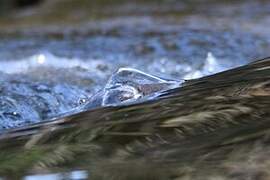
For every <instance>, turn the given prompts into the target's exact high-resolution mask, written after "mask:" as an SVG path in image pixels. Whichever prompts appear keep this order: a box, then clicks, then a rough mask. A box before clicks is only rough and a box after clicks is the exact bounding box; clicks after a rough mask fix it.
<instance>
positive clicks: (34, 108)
mask: <svg viewBox="0 0 270 180" xmlns="http://www.w3.org/2000/svg"><path fill="white" fill-rule="evenodd" d="M167 62H170V61H169V60H166V61H164V59H163V60H162V61H161V64H160V65H158V66H160V67H161V68H163V67H165V66H164V63H167ZM121 66H123V65H121V64H114V63H109V62H107V61H105V60H102V59H89V60H81V59H78V58H71V59H70V58H64V57H58V56H55V55H53V54H51V53H49V52H43V53H39V54H36V55H33V56H31V57H29V58H25V59H23V60H17V61H1V66H0V71H1V72H2V73H3V74H2V76H1V77H0V82H1V87H0V92H1V97H0V99H1V109H0V122H1V123H0V129H4V128H13V127H18V126H22V125H25V124H29V123H35V122H39V121H41V120H44V119H50V118H53V117H57V116H60V115H62V114H66V115H68V114H72V113H76V112H80V111H82V110H86V109H90V108H95V107H100V106H118V105H122V104H128V103H134V102H136V101H137V100H139V99H142V101H146V100H149V99H153V98H155V97H157V95H158V94H159V92H161V91H165V90H168V89H171V88H175V87H178V86H180V85H181V83H182V80H181V78H183V79H191V78H198V77H201V76H204V75H209V74H212V73H216V72H219V71H222V70H224V69H226V68H228V67H225V66H221V65H220V64H219V63H218V60H217V59H216V58H215V56H214V55H213V53H211V52H209V53H208V54H207V57H206V59H205V62H204V63H203V65H202V66H201V67H200V68H194V67H193V66H191V65H188V64H177V66H176V65H175V64H170V65H169V66H168V67H166V71H164V76H167V75H168V74H170V71H175V70H174V68H178V71H183V72H185V75H184V76H183V77H177V78H176V77H173V76H171V77H170V78H168V79H164V78H160V77H158V76H155V75H150V74H147V73H145V72H144V71H147V70H149V69H147V67H143V66H142V68H141V69H142V70H143V71H139V70H136V69H134V68H137V67H138V66H137V64H136V63H131V64H130V68H121ZM119 68H120V69H119ZM114 69H119V70H118V71H116V72H115V73H113V71H115V70H114ZM43 72H44V73H43ZM150 72H151V71H150ZM152 73H153V74H154V73H155V72H154V71H153V72H152ZM111 74H112V75H111ZM110 75H111V76H110ZM109 77H110V78H109ZM107 79H108V81H107ZM171 79H177V80H171ZM106 81H107V83H104V82H106ZM140 102H141V101H140Z"/></svg>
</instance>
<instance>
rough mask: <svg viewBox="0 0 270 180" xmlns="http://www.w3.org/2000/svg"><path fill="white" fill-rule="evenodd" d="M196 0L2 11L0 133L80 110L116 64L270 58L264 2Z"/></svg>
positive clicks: (215, 67)
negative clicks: (6, 15) (7, 14)
mask: <svg viewBox="0 0 270 180" xmlns="http://www.w3.org/2000/svg"><path fill="white" fill-rule="evenodd" d="M51 2H53V1H51ZM89 2H90V1H89ZM175 2H176V3H175ZM194 2H195V4H193V3H191V2H188V1H187V2H186V1H185V2H184V1H183V2H180V1H170V3H163V4H162V6H161V7H160V6H159V4H155V3H154V4H148V3H144V2H143V3H141V4H136V3H130V4H129V3H123V4H121V5H118V6H114V7H112V8H108V7H107V8H105V10H104V9H101V10H102V11H99V10H96V11H94V15H93V14H91V13H90V14H89V12H92V11H89V10H88V9H87V8H86V10H84V9H79V10H80V11H79V12H80V13H77V14H76V12H78V11H76V9H74V11H72V12H71V14H72V13H74V14H76V16H75V17H73V16H71V15H70V16H65V15H61V16H59V17H57V16H56V15H57V13H55V12H61V13H63V14H64V13H65V11H68V8H67V9H64V8H63V9H61V10H62V11H60V10H59V9H58V8H59V7H55V9H53V8H52V7H54V6H53V5H50V4H49V3H47V4H45V5H41V7H37V8H36V9H35V8H33V9H31V8H30V9H26V10H21V11H18V13H15V15H14V17H12V18H11V20H12V21H11V20H10V19H9V18H7V19H3V18H2V19H0V25H1V28H0V93H1V94H0V131H3V130H4V129H10V128H14V127H20V126H26V125H28V124H31V123H36V122H40V121H43V120H47V119H51V118H57V117H59V116H63V115H66V116H68V115H70V114H74V113H79V112H80V111H83V110H86V109H85V106H86V105H87V104H89V103H90V102H91V98H92V97H93V96H95V95H96V94H97V93H98V92H100V91H102V90H104V88H106V83H107V82H108V81H109V79H110V77H111V76H112V75H113V74H114V73H115V72H116V71H117V70H118V69H119V68H123V67H128V68H135V69H138V70H140V71H143V72H145V73H147V74H151V75H153V76H158V77H161V78H165V79H173V80H176V81H180V82H182V81H183V79H193V78H198V77H202V76H205V75H209V74H213V73H216V72H220V71H223V70H226V69H230V68H233V67H237V66H240V65H243V64H246V63H249V62H251V61H253V60H255V59H260V58H264V57H266V56H269V49H270V29H269V28H267V27H270V19H269V13H270V11H269V9H270V8H269V7H270V3H269V2H266V1H263V0H261V1H253V0H252V1H235V2H233V3H228V2H227V1H224V2H222V1H218V2H215V1H209V3H205V2H202V3H201V4H199V5H197V4H196V3H199V1H194ZM174 3H175V4H174ZM52 4H53V3H52ZM60 7H61V5H60ZM71 7H72V8H73V6H71ZM48 10H51V12H52V15H51V16H53V17H51V16H48V13H47V12H48ZM95 13H96V14H95ZM99 13H100V14H99ZM54 16H55V17H54ZM97 16H98V17H97ZM99 16H100V17H99ZM69 17H73V18H74V19H72V18H71V20H70V19H69ZM51 21H52V23H51ZM35 23H36V24H35ZM17 24H18V25H17ZM146 100H147V99H146ZM105 105H106V104H105ZM113 105H114V106H115V105H116V106H117V103H114V104H113ZM85 176H87V174H86V175H85V173H84V172H83V171H74V172H71V173H64V174H49V175H47V176H27V177H25V179H39V178H43V179H51V178H54V179H61V178H62V179H64V178H66V177H69V178H70V179H84V178H85ZM63 177H64V178H63Z"/></svg>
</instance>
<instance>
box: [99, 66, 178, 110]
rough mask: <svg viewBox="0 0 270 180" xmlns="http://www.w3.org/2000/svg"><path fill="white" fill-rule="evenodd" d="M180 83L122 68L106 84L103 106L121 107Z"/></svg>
mask: <svg viewBox="0 0 270 180" xmlns="http://www.w3.org/2000/svg"><path fill="white" fill-rule="evenodd" d="M179 84H180V82H177V81H174V80H167V79H162V78H159V77H156V76H153V75H150V74H147V73H144V72H142V71H139V70H136V69H132V68H120V69H119V70H118V71H117V72H116V73H114V74H113V75H112V76H111V78H110V79H109V81H108V83H107V84H106V86H105V88H104V90H103V94H101V95H102V96H103V97H102V106H108V105H119V104H120V103H122V102H131V101H135V100H137V99H139V98H142V97H144V96H149V95H153V94H155V93H157V92H160V91H164V90H167V89H170V88H172V87H176V86H179Z"/></svg>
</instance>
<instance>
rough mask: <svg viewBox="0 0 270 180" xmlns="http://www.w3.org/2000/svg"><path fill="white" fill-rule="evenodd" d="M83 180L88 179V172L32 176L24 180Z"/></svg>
mask: <svg viewBox="0 0 270 180" xmlns="http://www.w3.org/2000/svg"><path fill="white" fill-rule="evenodd" d="M37 179H39V180H52V179H53V180H64V179H69V180H83V179H88V173H87V172H86V171H72V172H66V173H57V174H44V175H32V176H26V177H24V178H23V180H37Z"/></svg>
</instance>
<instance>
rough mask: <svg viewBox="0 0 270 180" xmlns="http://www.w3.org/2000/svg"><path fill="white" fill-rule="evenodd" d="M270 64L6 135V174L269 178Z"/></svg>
mask: <svg viewBox="0 0 270 180" xmlns="http://www.w3.org/2000/svg"><path fill="white" fill-rule="evenodd" d="M269 109H270V59H264V60H260V61H257V62H254V63H252V64H248V65H246V66H243V67H239V68H236V69H232V70H229V71H225V72H222V73H219V74H215V75H212V76H208V77H203V78H200V79H196V80H191V81H187V82H186V83H185V84H184V86H183V87H180V88H177V89H172V90H169V91H167V92H164V93H163V94H162V95H161V96H160V97H159V99H158V100H153V101H150V102H147V103H143V104H136V105H130V106H123V107H114V108H108V107H107V108H99V109H95V110H91V111H87V112H83V113H80V114H76V115H73V116H71V117H64V118H61V119H57V120H54V121H47V122H42V123H39V124H35V125H32V126H28V127H24V128H19V129H14V130H10V131H6V132H3V133H2V134H1V135H0V148H1V151H0V175H2V176H3V177H8V178H19V177H21V176H24V175H25V174H33V173H47V172H65V171H68V170H70V169H82V170H86V171H89V174H90V179H99V180H102V179H104V180H105V179H106V180H108V179H110V180H132V179H134V180H138V179H140V180H167V179H168V180H180V179H184V180H189V179H192V180H193V179H198V180H199V179H200V180H201V179H221V180H223V179H224V180H225V179H226V180H227V179H256V180H257V179H262V180H263V179H269V178H270V171H269V168H270V159H269V154H270V146H269V144H270V138H269V135H270V131H269V128H270V110H269Z"/></svg>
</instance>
